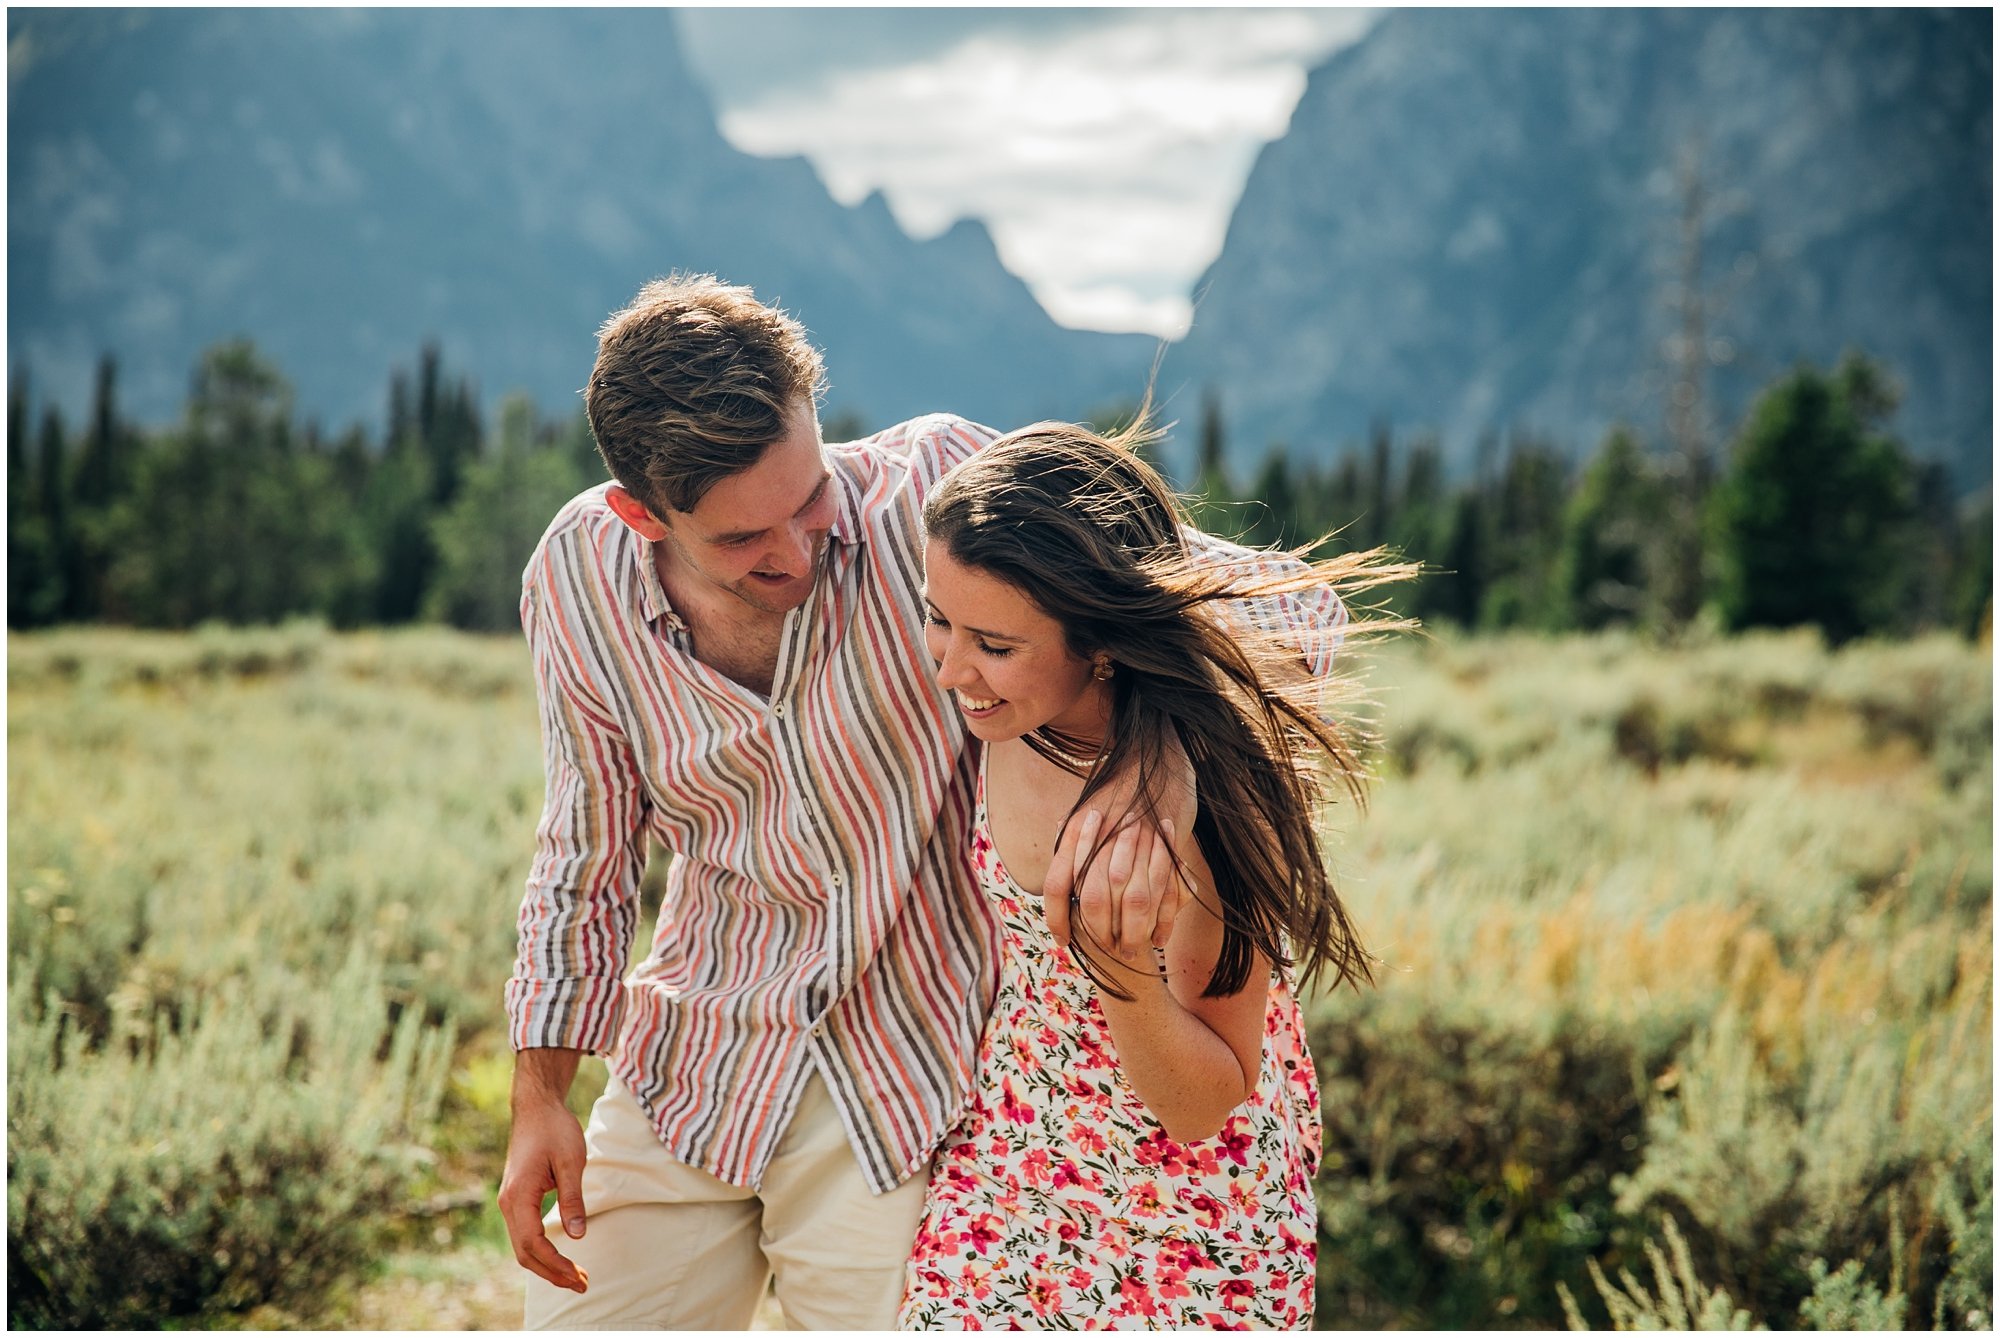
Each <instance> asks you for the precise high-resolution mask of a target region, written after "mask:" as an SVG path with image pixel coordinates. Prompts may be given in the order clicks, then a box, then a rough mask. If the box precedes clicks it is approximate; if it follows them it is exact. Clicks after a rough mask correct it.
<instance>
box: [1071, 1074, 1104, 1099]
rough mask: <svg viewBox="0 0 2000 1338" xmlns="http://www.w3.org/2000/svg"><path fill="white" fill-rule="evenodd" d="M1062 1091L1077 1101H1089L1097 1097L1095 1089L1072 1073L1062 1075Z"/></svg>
mask: <svg viewBox="0 0 2000 1338" xmlns="http://www.w3.org/2000/svg"><path fill="white" fill-rule="evenodd" d="M1063 1090H1064V1091H1065V1092H1068V1093H1069V1094H1070V1095H1071V1096H1073V1097H1075V1098H1076V1099H1077V1100H1079V1101H1089V1100H1091V1099H1092V1098H1094V1097H1095V1096H1097V1094H1098V1093H1097V1089H1096V1088H1095V1087H1093V1086H1091V1085H1090V1084H1089V1083H1088V1082H1085V1081H1084V1080H1083V1079H1082V1078H1080V1077H1078V1076H1077V1075H1076V1074H1074V1073H1066V1074H1064V1075H1063Z"/></svg>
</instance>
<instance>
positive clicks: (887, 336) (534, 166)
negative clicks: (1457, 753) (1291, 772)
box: [7, 8, 1153, 426]
mask: <svg viewBox="0 0 2000 1338" xmlns="http://www.w3.org/2000/svg"><path fill="white" fill-rule="evenodd" d="M8 62H9V80H8V151H9V157H8V197H9V223H8V247H7V250H8V273H9V287H8V299H7V319H8V337H9V344H10V357H11V360H12V362H13V364H14V365H15V366H16V367H25V368H26V369H27V370H28V372H29V374H30V377H31V383H32V384H33V386H34V387H35V389H36V391H37V393H39V394H43V395H50V396H53V397H55V398H56V399H57V400H58V401H59V402H61V403H63V404H65V405H66V406H69V407H71V408H73V409H76V408H80V407H81V406H82V404H83V401H84V397H85V395H86V394H87V389H88V386H89V380H90V374H91V368H92V366H93V364H94V363H95V361H96V359H97V357H98V356H99V354H100V353H102V352H107V351H108V352H111V353H113V354H115V355H116V357H117V358H118V361H119V370H120V388H121V398H122V400H123V402H124V405H125V407H126V409H127V411H128V412H129V413H130V414H131V415H132V416H134V417H137V418H138V419H140V420H141V421H145V422H159V421H163V420H165V419H168V418H170V417H172V416H173V415H174V413H175V412H176V411H177V410H178V408H179V406H180V404H181V403H182V400H183V398H184V396H185V393H186V387H187V383H188V374H189V371H190V369H191V368H192V366H193V364H194V361H195V359H196V358H197V357H198V355H199V353H200V351H201V350H202V349H203V348H205V347H207V346H208V345H209V344H211V343H213V342H215V341H216V340H219V339H223V338H226V337H230V336H233V335H237V334H243V335H248V336H250V337H251V338H253V339H254V340H256V342H257V344H258V345H259V347H260V348H261V349H262V350H263V351H264V352H265V353H266V354H267V355H268V356H269V357H270V358H271V359H272V360H273V361H274V362H275V363H276V364H277V365H278V366H279V367H280V368H281V369H282V370H283V371H284V372H285V373H286V375H287V376H288V377H290V378H291V380H292V381H293V383H294V384H295V386H296V387H297V390H298V397H299V402H300V407H301V408H302V409H303V410H305V411H306V412H307V413H309V414H311V415H314V416H316V417H319V418H320V419H321V420H322V421H324V422H327V423H328V424H330V425H333V426H338V425H341V424H344V423H346V422H348V421H351V420H363V421H366V422H369V423H371V424H374V423H379V422H380V419H381V416H382V414H383V411H384V406H385V401H386V387H387V383H388V377H389V373H390V370H391V369H392V367H397V366H408V365H411V364H413V363H414V362H415V360H416V354H417V351H418V349H419V347H420V346H421V344H422V343H423V342H424V341H426V340H427V339H432V338H435V339H436V340H438V341H439V343H440V345H441V347H442V352H443V356H444V360H445V363H446V366H447V368H449V369H452V370H456V371H459V372H463V373H467V374H470V375H471V376H473V377H474V378H476V380H477V381H478V383H479V385H480V387H481V389H482V391H483V392H484V394H485V397H486V399H487V401H488V402H489V404H490V403H491V402H492V401H493V400H495V399H497V398H498V397H499V395H501V394H502V393H505V392H507V391H509V390H514V389H521V390H525V391H527V392H528V393H529V394H530V395H531V396H532V397H533V398H534V399H535V401H536V402H537V403H538V404H539V405H540V406H541V407H542V409H543V410H544V411H545V412H552V413H554V412H565V411H567V409H568V407H569V406H571V405H573V404H575V403H576V402H577V392H578V389H579V388H580V387H581V386H582V385H583V383H584V381H585V379H586V377H587V375H588V372H589V368H590V363H591V358H592V355H593V353H594V351H595V333H596V329H597V327H598V325H599V324H600V323H601V322H602V321H603V319H604V317H605V316H606V315H608V314H609V313H610V312H611V311H613V310H614V309H616V308H618V307H620V306H622V305H623V304H624V303H625V302H626V301H627V300H629V298H630V297H631V296H632V294H633V293H634V292H636V291H637V290H638V288H639V286H640V285H641V284H642V283H644V282H645V281H646V280H648V279H650V278H653V277H655V276H657V275H660V274H664V273H667V272H668V271H670V270H674V269H681V270H696V271H699V270H709V271H713V272H715V273H718V274H720V275H722V276H724V277H726V278H728V279H730V280H732V281H734V282H739V283H747V284H749V285H751V286H752V287H754V288H755V289H756V290H757V293H758V295H759V296H760V297H763V298H765V299H766V300H770V301H776V302H778V303H780V304H782V305H783V306H784V307H785V308H786V309H788V310H790V311H791V312H793V313H794V314H795V315H797V316H798V317H799V318H800V319H801V320H802V321H804V322H805V324H806V326H807V327H808V328H809V329H810V330H811V331H812V332H813V335H814V337H815V339H816V341H817V342H818V343H819V344H820V346H821V347H822V348H823V349H824V350H825V351H826V354H827V365H828V374H829V378H830V380H831V382H832V389H831V394H830V397H829V400H828V409H829V411H834V412H837V411H840V410H843V409H846V410H852V411H854V412H856V413H858V414H860V415H861V416H862V417H863V418H864V419H865V420H866V421H869V422H871V423H877V424H880V423H887V422H891V421H894V420H896V419H898V418H901V417H905V416H908V415H911V414H915V413H920V412H925V411H929V410H934V409H947V408H948V409H953V410H957V411H959V412H962V413H966V414H969V415H972V416H974V417H977V418H981V419H984V420H986V421H988V422H992V423H996V424H1000V425H1013V424H1016V423H1020V422H1025V421H1028V420H1031V419H1034V418H1038V417H1043V416H1048V415H1065V416H1074V415H1077V414H1080V413H1082V412H1084V411H1086V410H1087V409H1089V408H1091V407H1093V406H1096V405H1099V404H1102V403H1103V402H1104V401H1106V400H1107V399H1112V398H1118V397H1124V398H1132V397H1135V396H1136V393H1137V391H1138V389H1139V388H1140V387H1141V386H1142V385H1143V383H1144V379H1145V374H1146V368H1147V365H1148V360H1149V358H1150V356H1151V354H1152V351H1153V343H1152V341H1150V340H1147V339H1144V338H1141V337H1137V336H1117V335H1105V334H1091V333H1085V332H1079V331H1072V330H1065V329H1062V328H1060V327H1058V326H1057V325H1056V324H1055V323H1054V322H1053V321H1052V320H1051V319H1050V318H1049V317H1048V315H1047V314H1046V313H1045V312H1043V311H1042V309H1041V307H1040V306H1039V305H1038V304H1037V303H1036V302H1035V300H1034V298H1033V297H1032V296H1031V295H1030V293H1029V292H1028V289H1027V287H1026V285H1024V284H1023V283H1021V281H1020V280H1018V279H1016V278H1015V277H1014V276H1013V275H1011V274H1009V273H1008V272H1007V271H1006V270H1005V268H1003V267H1002V265H1001V263H1000V260H999V257H998V255H997V253H996V252H995V250H994V246H993V241H992V238H991V237H990V236H988V234H987V232H986V229H985V228H984V227H983V226H982V225H980V224H978V223H976V222H963V223H960V224H959V225H958V226H956V227H954V228H953V229H951V230H950V231H948V232H946V233H945V234H943V235H942V236H939V237H937V238H934V239H932V240H929V241H925V242H917V241H913V240H912V239H911V238H910V237H908V236H907V235H906V234H905V233H904V232H903V231H902V230H901V229H900V228H899V227H898V226H897V224H896V223H895V221H894V219H893V218H892V217H891V215H890V212H889V210H888V208H887V206H886V205H885V204H884V202H883V201H882V200H881V199H880V198H879V197H878V198H871V199H869V200H866V201H864V202H862V203H861V204H860V205H858V206H855V207H852V208H849V207H845V206H842V205H840V204H838V203H836V202H835V201H833V200H832V198H831V197H830V196H829V195H828V194H827V192H826V190H825V188H824V187H823V185H822V184H821V182H820V181H819V179H818V177H817V176H815V175H814V173H813V171H812V169H811V168H810V166H809V165H808V164H807V163H806V162H805V161H804V160H803V159H796V158H795V159H782V160H779V159H759V158H753V157H750V156H748V155H745V154H743V153H740V152H738V151H737V150H735V149H733V148H731V147H730V146H729V144H728V143H727V142H726V141H724V140H723V139H722V137H721V135H720V134H719V133H718V131H717V130H716V127H715V116H714V112H713V109H712V107H711V106H710V104H709V101H708V99H707V97H706V95H705V94H704V93H703V91H702V90H701V88H700V86H699V85H698V84H697V83H696V81H695V79H694V78H693V76H692V75H691V74H690V72H689V70H688V67H687V65H686V63H685V62H684V60H683V58H682V55H681V49H680V45H679V39H678V35H677V32H676V28H675V24H674V21H673V18H672V16H671V15H670V14H668V13H665V12H661V11H658V10H639V9H629V10H602V9H592V10H548V9H501V10H493V9H403V10H392V9H371V10H360V11H339V10H269V9H179V10H174V9H161V10H23V9H18V8H17V9H13V10H10V11H9V13H8Z"/></svg>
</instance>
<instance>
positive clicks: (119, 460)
mask: <svg viewBox="0 0 2000 1338" xmlns="http://www.w3.org/2000/svg"><path fill="white" fill-rule="evenodd" d="M138 449H139V435H138V433H137V432H135V431H134V430H133V429H132V428H131V427H129V426H127V425H126V424H125V423H124V422H122V421H121V420H120V419H119V416H118V365H117V363H116V361H115V360H114V359H113V358H112V357H111V356H110V355H109V354H106V355H105V356H104V357H102V358H100V359H99V360H98V363H97V381H96V387H95V390H94V392H93V393H92V396H91V407H90V428H89V430H88V432H87V433H86V434H85V436H84V439H83V445H82V449H81V452H80V454H79V456H78V459H77V469H76V493H75V496H76V531H77V572H76V577H75V583H74V585H75V588H74V590H73V591H72V593H71V598H70V616H71V617H74V618H78V619H94V618H99V617H103V616H105V615H106V614H110V615H112V616H114V617H115V616H117V615H118V614H119V613H121V612H122V611H121V610H119V609H117V608H116V607H107V605H106V594H107V589H108V579H109V573H110V569H111V561H112V556H113V551H112V547H111V545H112V523H113V522H112V514H113V512H114V510H115V509H116V507H117V506H118V504H119V502H121V501H122V500H123V499H124V498H125V497H126V495H127V494H128V493H129V492H130V491H131V488H132V470H133V462H134V458H135V456H136V455H137V453H138Z"/></svg>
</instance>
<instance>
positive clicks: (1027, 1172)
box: [1021, 1147, 1049, 1185]
mask: <svg viewBox="0 0 2000 1338" xmlns="http://www.w3.org/2000/svg"><path fill="white" fill-rule="evenodd" d="M1021 1174H1022V1175H1024V1176H1026V1177H1027V1178H1028V1183H1029V1184H1031V1185H1039V1184H1041V1183H1042V1182H1043V1181H1045V1180H1047V1179H1048V1178H1049V1150H1048V1149H1047V1148H1041V1147H1038V1148H1031V1149H1029V1151H1028V1155H1027V1156H1025V1157H1023V1158H1021Z"/></svg>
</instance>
